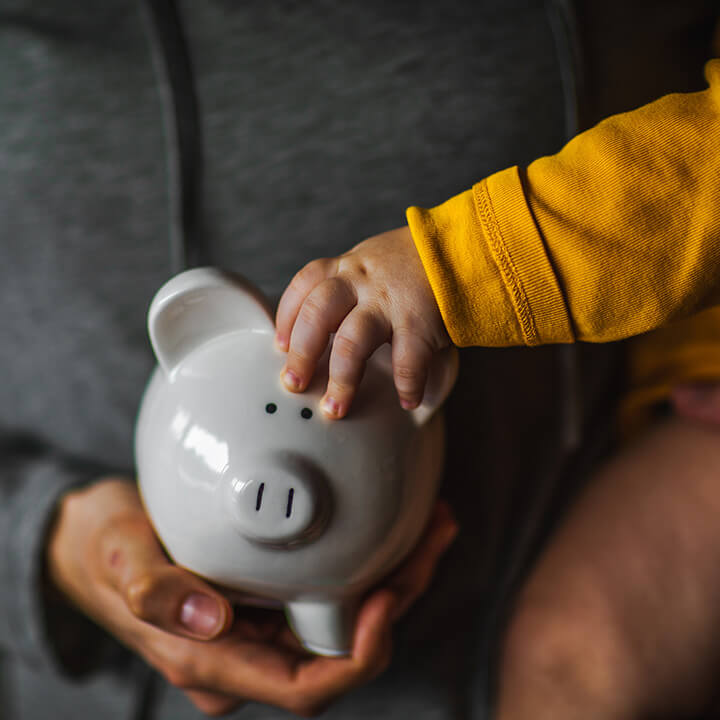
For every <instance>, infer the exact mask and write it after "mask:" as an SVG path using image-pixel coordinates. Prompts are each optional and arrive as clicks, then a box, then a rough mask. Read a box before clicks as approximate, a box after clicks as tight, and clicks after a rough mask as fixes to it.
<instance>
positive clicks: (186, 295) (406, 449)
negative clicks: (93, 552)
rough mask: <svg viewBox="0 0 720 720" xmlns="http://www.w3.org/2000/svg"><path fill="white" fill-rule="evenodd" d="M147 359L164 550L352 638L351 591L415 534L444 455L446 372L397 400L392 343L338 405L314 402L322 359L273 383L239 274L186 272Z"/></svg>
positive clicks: (158, 310) (151, 464) (151, 494)
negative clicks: (300, 386) (413, 404)
mask: <svg viewBox="0 0 720 720" xmlns="http://www.w3.org/2000/svg"><path fill="white" fill-rule="evenodd" d="M148 328H149V333H150V340H151V343H152V347H153V349H154V352H155V355H156V357H157V360H158V367H157V368H156V370H155V372H154V373H153V375H152V377H151V379H150V382H149V384H148V386H147V388H146V391H145V394H144V397H143V400H142V403H141V407H140V411H139V416H138V421H137V427H136V435H135V451H136V463H137V472H138V481H139V487H140V493H141V496H142V499H143V502H144V504H145V507H146V510H147V512H148V515H149V517H150V520H151V522H152V523H153V526H154V528H155V530H156V532H157V535H158V537H159V538H160V540H161V542H162V543H163V545H164V546H165V548H166V550H167V552H168V553H169V555H170V556H171V557H172V559H173V560H174V561H175V562H176V563H178V564H179V565H180V566H183V567H185V568H187V569H189V570H190V571H192V572H194V573H197V574H198V575H201V576H203V577H205V578H207V579H208V580H210V581H212V582H214V583H217V584H219V585H221V586H223V587H225V588H228V589H231V590H236V591H241V592H243V593H249V594H251V595H253V596H257V597H260V598H266V599H267V600H268V601H271V602H272V603H274V604H282V605H283V606H284V608H285V610H286V615H287V617H288V621H289V623H290V626H291V628H292V629H293V631H294V632H295V634H296V635H297V636H298V638H299V639H300V641H301V642H302V643H303V645H304V646H305V647H306V648H308V649H309V650H311V651H313V652H316V653H320V654H325V655H341V654H345V653H347V652H348V651H349V649H350V646H351V639H352V632H353V625H354V619H355V613H356V610H357V608H358V605H359V601H360V599H361V598H362V596H363V593H365V592H366V591H367V590H368V589H369V588H370V587H371V586H372V585H373V584H374V583H376V582H377V581H378V580H380V579H381V578H382V576H383V575H385V574H387V573H388V572H389V571H390V570H391V569H392V568H393V567H394V566H396V565H397V564H398V563H399V562H400V561H401V560H402V559H403V557H404V556H405V555H407V553H408V552H409V551H410V550H411V549H412V548H413V546H414V544H415V543H416V541H417V540H418V538H419V535H420V534H421V532H422V530H423V528H424V526H425V524H426V522H427V520H428V517H429V514H430V511H431V509H432V506H433V504H434V498H435V494H436V490H437V487H438V481H439V478H440V475H441V469H442V461H443V424H442V419H441V417H440V414H439V413H436V412H435V411H436V410H437V409H438V407H439V406H440V405H441V403H442V401H443V400H444V398H445V396H446V395H447V394H448V392H449V391H450V389H451V387H452V384H453V382H454V379H455V375H456V373H457V360H456V359H455V356H454V355H453V356H452V358H450V359H449V360H447V361H444V362H442V363H439V364H438V367H436V368H435V369H434V370H433V372H432V373H431V380H430V382H429V384H428V391H426V394H425V399H424V401H423V404H422V405H421V406H420V407H419V408H418V409H417V410H414V411H411V412H407V411H405V410H403V409H401V408H400V406H399V403H398V401H397V396H396V394H395V392H394V388H393V381H392V375H391V369H390V364H389V354H388V353H387V350H386V349H382V351H378V352H377V353H376V354H375V355H374V356H373V357H372V358H371V359H370V362H369V363H368V367H367V370H366V372H365V376H364V378H363V380H362V383H361V385H360V388H359V390H358V393H357V395H356V398H355V400H354V402H353V405H352V407H351V409H350V412H349V414H348V415H347V416H346V417H345V418H343V419H342V420H329V419H327V418H325V417H324V416H323V415H322V413H321V412H320V411H319V407H318V404H319V401H320V398H321V397H322V393H323V389H324V387H325V383H326V382H327V358H325V359H324V360H323V362H322V363H321V367H320V368H319V369H318V372H317V373H316V375H317V377H315V378H314V380H313V382H312V384H311V386H310V387H309V388H308V390H307V391H306V392H304V393H302V394H293V393H290V392H288V391H287V390H286V389H285V388H284V386H283V385H282V383H281V381H280V373H281V369H282V367H283V364H284V355H283V353H282V352H281V351H279V350H278V349H276V347H275V344H274V325H273V320H272V315H271V313H270V312H269V310H268V307H267V304H266V302H265V301H264V299H263V298H262V297H261V295H260V294H259V293H258V291H257V290H255V289H253V288H252V287H251V286H250V285H249V284H248V283H246V282H245V281H243V280H242V279H240V278H238V277H235V276H231V275H229V274H226V273H223V272H220V271H218V270H215V269H211V268H198V269H194V270H190V271H187V272H184V273H182V274H180V275H178V276H176V277H174V278H173V279H171V280H170V281H169V282H168V283H167V284H166V285H164V286H163V287H162V288H161V289H160V291H159V292H158V293H157V295H156V296H155V298H154V300H153V302H152V304H151V307H150V310H149V316H148Z"/></svg>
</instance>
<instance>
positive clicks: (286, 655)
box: [170, 592, 395, 716]
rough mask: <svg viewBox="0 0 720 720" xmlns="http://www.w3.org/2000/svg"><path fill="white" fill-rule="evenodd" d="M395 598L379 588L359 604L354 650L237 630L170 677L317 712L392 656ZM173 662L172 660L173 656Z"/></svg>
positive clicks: (186, 685) (179, 682) (181, 682)
mask: <svg viewBox="0 0 720 720" xmlns="http://www.w3.org/2000/svg"><path fill="white" fill-rule="evenodd" d="M394 603H395V597H394V595H393V594H392V593H391V592H379V593H376V594H375V595H374V596H373V597H372V598H370V599H369V600H368V601H367V602H366V603H365V604H364V605H363V607H362V608H361V610H360V613H359V616H358V619H357V623H356V629H355V635H354V643H353V649H352V655H351V656H350V657H347V658H327V657H320V656H313V655H309V654H308V653H306V652H304V651H300V652H298V651H297V650H293V649H289V648H287V647H285V646H284V645H270V644H267V643H264V642H248V641H247V640H246V639H245V638H243V637H242V636H241V635H239V634H238V633H237V632H236V630H235V629H233V631H232V632H231V633H230V634H229V635H228V636H226V637H224V638H221V639H220V640H218V641H216V642H215V643H212V644H207V645H204V647H206V648H208V649H213V650H214V651H215V655H214V657H210V656H209V655H207V654H206V655H205V656H203V655H202V654H201V653H193V654H192V655H191V656H190V657H189V658H188V659H187V662H181V663H180V665H181V672H177V669H176V670H175V671H172V672H171V673H170V677H171V678H172V682H173V683H174V684H176V685H178V686H180V687H183V688H184V689H190V690H196V689H206V690H207V689H210V688H211V689H212V690H213V691H214V692H218V693H222V694H227V695H231V696H236V697H238V696H239V697H245V698H247V699H248V700H253V701H256V702H263V703H266V704H269V705H275V706H278V707H282V708H285V709H286V710H289V711H291V712H294V713H295V714H298V715H302V716H311V715H315V714H317V712H319V711H320V710H321V709H323V708H324V707H326V706H327V705H328V704H329V703H330V702H332V700H334V699H335V698H337V697H338V696H339V695H342V694H344V693H345V692H347V691H348V690H350V689H351V688H353V687H356V686H358V685H360V684H362V683H364V682H367V681H368V680H370V679H371V678H373V677H375V675H377V674H378V673H380V672H381V671H382V670H383V669H385V667H387V664H388V662H389V660H390V656H391V648H392V638H391V634H390V629H391V626H392V614H393V607H394ZM171 662H173V661H171Z"/></svg>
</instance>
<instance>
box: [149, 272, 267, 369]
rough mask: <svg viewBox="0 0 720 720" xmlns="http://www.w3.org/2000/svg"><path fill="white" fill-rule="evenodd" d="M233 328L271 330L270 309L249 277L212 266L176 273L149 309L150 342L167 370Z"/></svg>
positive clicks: (156, 296) (161, 289)
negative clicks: (249, 280) (242, 276)
mask: <svg viewBox="0 0 720 720" xmlns="http://www.w3.org/2000/svg"><path fill="white" fill-rule="evenodd" d="M237 330H249V331H253V332H267V333H273V332H274V325H273V319H272V313H271V311H270V309H269V308H268V306H267V304H266V301H265V300H264V298H263V297H262V295H261V294H260V292H259V291H258V290H257V289H255V288H254V287H252V286H251V285H250V284H249V283H248V282H247V281H245V280H243V279H242V278H240V277H239V276H236V275H231V274H230V273H224V272H221V271H219V270H216V269H214V268H195V269H193V270H188V271H186V272H184V273H181V274H180V275H176V276H175V277H174V278H172V279H171V280H169V281H168V282H166V283H165V285H163V286H162V287H161V288H160V290H158V292H157V294H156V295H155V297H154V298H153V301H152V303H151V305H150V310H149V311H148V331H149V333H150V342H151V343H152V346H153V350H154V351H155V356H156V357H157V359H158V362H159V363H160V366H161V367H162V368H163V370H164V371H165V372H166V373H167V374H170V373H172V371H173V370H174V369H175V367H177V365H178V363H180V361H181V360H182V359H183V358H184V357H185V356H186V355H187V354H188V353H189V352H190V351H191V350H193V349H194V348H196V347H199V346H200V345H202V344H204V343H206V342H207V341H208V340H212V339H213V338H215V337H218V336H220V335H225V334H227V333H230V332H233V331H237Z"/></svg>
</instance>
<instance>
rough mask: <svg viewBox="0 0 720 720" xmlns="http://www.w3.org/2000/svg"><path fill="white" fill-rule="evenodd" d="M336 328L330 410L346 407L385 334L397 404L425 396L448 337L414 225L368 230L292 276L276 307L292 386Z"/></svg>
mask: <svg viewBox="0 0 720 720" xmlns="http://www.w3.org/2000/svg"><path fill="white" fill-rule="evenodd" d="M332 333H335V339H334V341H333V345H332V351H331V353H330V367H329V381H328V387H327V390H326V392H325V395H324V396H323V400H322V403H321V405H322V409H323V412H325V414H326V415H328V416H329V417H333V418H341V417H343V416H344V415H345V414H346V413H347V411H348V408H349V407H350V403H351V402H352V399H353V396H354V395H355V391H356V390H357V387H358V385H359V384H360V380H361V379H362V376H363V372H364V370H365V363H366V362H367V360H368V358H369V357H370V356H371V355H372V353H373V352H374V351H375V350H376V349H377V348H378V347H380V345H382V344H383V343H385V342H391V343H392V365H393V378H394V381H395V387H396V389H397V392H398V396H399V398H400V404H401V405H402V406H403V407H404V408H405V409H408V410H409V409H413V408H416V407H417V406H418V405H419V404H420V402H421V400H422V398H423V392H424V389H425V382H426V379H427V374H428V367H429V365H430V361H431V359H432V357H433V355H434V354H435V353H436V352H438V351H439V350H441V349H442V348H444V347H447V346H448V345H449V344H450V338H449V336H448V333H447V331H446V329H445V326H444V325H443V321H442V317H441V315H440V310H439V308H438V306H437V303H436V302H435V298H434V296H433V293H432V289H431V287H430V283H429V282H428V279H427V276H426V275H425V271H424V269H423V266H422V263H421V261H420V257H419V255H418V253H417V251H416V249H415V244H414V243H413V239H412V236H411V234H410V230H409V228H407V227H402V228H398V229H396V230H391V231H390V232H386V233H382V234H381V235H376V236H374V237H371V238H369V239H367V240H365V241H363V242H361V243H360V244H359V245H356V246H355V247H354V248H353V249H352V250H350V251H349V252H347V253H345V254H344V255H340V256H339V257H336V258H323V259H320V260H314V261H313V262H311V263H309V264H307V265H306V266H305V267H304V268H303V269H302V270H300V272H299V273H297V275H295V277H294V278H293V279H292V282H291V283H290V285H289V286H288V287H287V289H286V290H285V292H284V293H283V296H282V298H281V299H280V305H279V307H278V311H277V343H278V345H279V346H280V347H281V348H282V349H283V350H285V351H287V353H288V357H287V362H286V364H285V368H284V370H283V382H284V383H285V386H286V387H287V388H288V389H289V390H291V391H293V392H302V391H303V390H305V388H306V387H307V386H308V383H309V382H310V379H311V378H312V375H313V371H314V370H315V366H316V364H317V362H318V360H319V358H320V356H321V355H322V354H323V352H324V351H325V348H326V347H327V344H328V342H329V340H330V335H331V334H332Z"/></svg>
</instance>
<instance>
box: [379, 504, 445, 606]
mask: <svg viewBox="0 0 720 720" xmlns="http://www.w3.org/2000/svg"><path fill="white" fill-rule="evenodd" d="M457 533H458V525H457V521H456V520H455V517H454V515H453V513H452V510H451V509H450V506H449V505H448V504H447V503H446V502H445V501H439V502H438V503H437V505H436V506H435V510H434V512H433V515H432V516H431V518H430V521H429V522H428V527H427V529H426V530H425V533H424V534H423V536H422V538H421V539H420V541H419V542H418V544H417V546H416V547H415V549H414V550H413V551H412V553H411V554H410V556H409V557H408V558H406V560H405V561H404V562H403V564H402V565H401V566H400V567H399V568H398V569H397V570H396V571H395V572H394V573H393V574H392V575H391V576H390V578H389V579H388V581H387V582H385V583H384V584H383V588H385V589H388V590H391V591H392V592H393V593H394V594H395V596H396V598H397V604H396V607H395V611H394V615H393V619H397V618H399V617H400V616H402V615H404V614H405V613H406V612H407V611H408V609H409V608H410V607H411V605H412V604H413V603H414V602H415V601H416V600H417V599H418V597H420V596H421V595H422V594H423V593H424V592H425V591H426V590H427V588H428V586H429V585H430V582H431V580H432V578H433V576H434V574H435V569H436V567H437V564H438V562H439V561H440V559H441V558H442V556H443V555H444V554H445V552H446V551H447V549H448V548H449V547H450V545H451V544H452V543H453V541H454V540H455V537H456V536H457Z"/></svg>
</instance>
